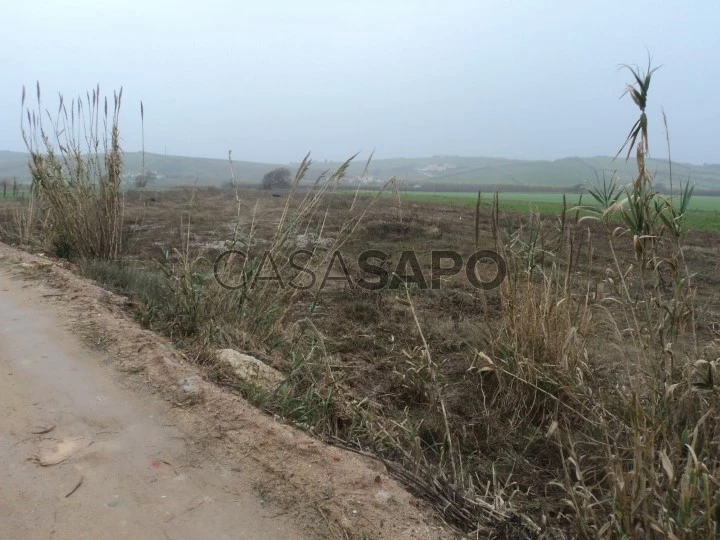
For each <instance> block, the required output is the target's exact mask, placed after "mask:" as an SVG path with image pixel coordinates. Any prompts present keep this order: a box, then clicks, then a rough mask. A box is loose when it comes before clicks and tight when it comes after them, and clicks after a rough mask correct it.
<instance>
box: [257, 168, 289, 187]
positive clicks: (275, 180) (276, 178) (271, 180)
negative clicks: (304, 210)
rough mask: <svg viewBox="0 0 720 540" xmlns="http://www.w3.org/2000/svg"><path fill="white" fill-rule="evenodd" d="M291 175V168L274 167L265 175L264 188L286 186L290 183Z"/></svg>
mask: <svg viewBox="0 0 720 540" xmlns="http://www.w3.org/2000/svg"><path fill="white" fill-rule="evenodd" d="M290 176H291V173H290V169H287V168H286V167H280V168H278V169H273V170H272V171H270V172H269V173H267V174H266V175H265V176H263V179H262V187H263V189H268V190H269V189H273V188H276V187H279V188H286V187H288V186H289V185H290Z"/></svg>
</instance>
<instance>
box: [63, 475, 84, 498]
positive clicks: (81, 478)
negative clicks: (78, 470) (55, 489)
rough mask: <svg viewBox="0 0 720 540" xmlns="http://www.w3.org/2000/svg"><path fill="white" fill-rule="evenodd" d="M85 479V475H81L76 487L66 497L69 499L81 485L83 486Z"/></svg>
mask: <svg viewBox="0 0 720 540" xmlns="http://www.w3.org/2000/svg"><path fill="white" fill-rule="evenodd" d="M83 480H85V475H82V476H81V477H80V480H78V483H77V484H75V487H74V488H72V489H71V490H70V493H68V494H67V495H65V498H66V499H67V498H68V497H69V496H70V495H72V494H73V493H75V492H76V491H77V490H78V489H79V488H80V486H82V483H83Z"/></svg>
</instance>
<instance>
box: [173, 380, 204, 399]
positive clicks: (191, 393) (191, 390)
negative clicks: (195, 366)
mask: <svg viewBox="0 0 720 540" xmlns="http://www.w3.org/2000/svg"><path fill="white" fill-rule="evenodd" d="M201 380H202V379H201V378H200V377H199V376H197V375H194V376H192V377H188V378H187V379H183V380H181V381H180V382H179V383H178V388H177V390H176V391H175V397H176V399H177V400H178V402H180V403H182V404H183V405H191V404H193V403H197V402H198V401H200V400H201V399H202V389H201V388H200V381H201Z"/></svg>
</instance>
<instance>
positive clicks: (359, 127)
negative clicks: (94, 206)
mask: <svg viewBox="0 0 720 540" xmlns="http://www.w3.org/2000/svg"><path fill="white" fill-rule="evenodd" d="M719 22H720V4H718V3H717V1H709V0H708V1H699V0H695V1H693V2H670V1H668V2H650V1H633V0H623V1H622V2H614V1H604V2H578V1H577V0H574V1H571V2H570V1H569V2H560V1H555V2H553V1H547V2H538V1H512V2H502V1H500V0H495V1H481V0H468V1H463V0H444V1H440V0H437V1H422V0H384V1H383V0H377V1H375V0H371V1H368V0H365V1H359V0H356V1H349V0H304V1H300V0H286V1H280V0H263V1H261V2H256V1H255V2H246V1H243V0H236V1H221V0H202V1H198V0H193V1H192V2H186V1H184V0H172V1H155V0H143V1H138V0H123V1H122V2H115V3H106V2H100V1H97V0H75V1H53V0H45V1H41V0H36V1H32V2H6V3H4V4H3V7H2V15H1V19H0V29H1V30H2V41H0V44H1V45H2V46H1V47H0V66H1V67H2V80H3V84H2V85H1V86H0V149H6V150H23V149H24V147H23V144H22V140H21V138H20V129H19V117H20V94H21V89H22V86H23V85H26V86H28V87H31V88H34V85H35V81H36V80H39V81H40V84H41V87H42V89H43V93H44V95H45V96H46V97H45V105H46V106H48V107H49V108H51V109H52V108H53V106H55V105H56V103H57V102H56V97H55V95H56V94H57V92H62V93H63V94H65V96H66V98H69V97H71V96H73V95H77V94H78V93H83V94H84V93H85V91H86V90H87V89H89V88H92V87H94V86H95V84H96V83H99V84H100V87H101V92H103V93H110V94H111V93H112V90H113V89H115V88H119V87H120V86H123V88H124V101H123V111H122V115H121V132H122V136H123V138H124V140H125V150H127V151H134V150H139V148H140V126H139V116H140V114H139V108H140V107H139V104H140V100H143V102H144V105H145V139H146V149H147V150H148V151H153V152H158V153H163V152H167V153H168V154H182V155H191V156H207V157H219V158H224V157H226V156H227V151H228V150H229V149H232V150H233V157H234V158H235V159H242V160H252V161H266V162H290V161H298V160H299V159H300V158H301V157H302V156H303V155H304V154H305V153H306V152H308V151H312V152H313V156H314V158H315V159H320V160H322V159H341V158H345V157H348V156H349V155H351V154H354V153H355V152H358V151H361V152H363V153H364V154H367V153H368V152H369V151H370V150H372V149H373V148H375V149H376V153H375V155H376V157H420V156H428V155H439V154H451V155H474V156H480V155H482V156H497V157H511V158H525V159H556V158H561V157H566V156H593V155H612V154H614V153H615V152H616V151H617V149H618V148H619V146H620V144H621V143H622V142H623V140H624V137H625V135H626V134H627V131H628V129H629V128H630V126H631V125H632V123H633V122H634V121H635V119H636V116H637V115H636V110H635V109H634V105H633V104H632V103H631V102H630V100H629V99H628V98H627V96H626V98H624V99H622V100H619V99H618V98H619V97H620V95H621V93H622V91H623V87H624V83H625V82H626V81H628V80H629V73H627V72H621V71H618V70H617V65H618V64H619V63H639V64H645V63H646V60H647V51H650V53H651V54H652V56H653V58H654V61H655V62H656V63H658V64H663V65H664V67H663V68H662V69H661V70H660V71H658V72H657V73H656V75H655V77H654V79H653V85H652V87H651V89H650V98H649V102H650V105H649V107H648V114H649V121H650V123H651V127H653V129H652V130H651V139H650V143H651V150H652V155H653V156H654V157H660V158H665V157H666V155H667V153H666V150H665V135H664V131H663V129H662V117H661V113H660V110H661V109H660V108H661V107H664V109H665V111H666V113H667V115H668V122H669V125H670V136H671V142H672V152H673V158H674V159H675V160H677V161H690V162H694V163H704V162H714V163H717V162H720V145H719V144H718V143H719V142H720V112H719V111H720V106H719V105H718V102H719V101H720V73H719V72H718V69H719V68H718V66H719V65H720V64H719V62H718V54H720V37H719V36H720V33H719V32H718V23H719Z"/></svg>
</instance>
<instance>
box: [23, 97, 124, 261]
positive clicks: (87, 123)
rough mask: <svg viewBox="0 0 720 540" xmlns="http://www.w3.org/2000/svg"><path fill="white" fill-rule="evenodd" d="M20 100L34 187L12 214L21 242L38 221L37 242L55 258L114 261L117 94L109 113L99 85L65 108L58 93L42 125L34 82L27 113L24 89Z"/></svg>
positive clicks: (118, 220) (118, 242) (118, 219)
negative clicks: (39, 234) (53, 112)
mask: <svg viewBox="0 0 720 540" xmlns="http://www.w3.org/2000/svg"><path fill="white" fill-rule="evenodd" d="M22 98H23V99H22V103H23V114H22V116H21V118H22V135H23V140H24V141H25V145H26V146H27V148H28V151H29V152H30V173H31V174H32V179H33V183H32V188H31V195H30V198H29V201H30V202H29V205H28V207H27V209H25V211H24V212H22V213H18V214H17V216H18V218H17V219H16V224H17V231H18V236H19V238H20V239H21V240H23V241H26V242H27V241H28V240H29V238H30V236H31V234H32V231H33V228H34V227H35V225H34V223H35V222H36V220H37V218H38V217H40V219H42V220H43V224H42V227H41V232H42V233H43V234H44V235H45V238H44V240H46V241H48V242H50V243H51V245H52V248H53V251H54V252H55V253H56V254H57V255H58V256H61V257H65V258H70V257H76V258H83V259H101V260H108V259H116V258H118V257H119V256H120V254H121V250H122V221H123V200H122V191H121V175H122V151H121V149H120V132H119V127H118V120H119V118H118V117H119V113H120V105H121V100H122V90H120V92H119V93H116V94H115V95H114V100H113V103H112V105H111V108H110V110H109V109H108V101H107V98H105V100H104V101H103V99H102V97H101V95H100V89H99V88H96V89H93V91H92V92H91V93H88V94H87V96H86V98H85V99H82V98H78V99H75V100H73V101H72V102H71V103H70V104H69V107H68V106H66V104H65V101H64V99H63V97H62V96H60V98H59V105H58V112H57V115H56V116H55V117H54V118H49V119H46V120H43V118H44V117H45V116H46V111H44V110H43V106H42V101H41V93H40V85H39V84H38V86H37V105H36V108H35V109H34V110H30V109H29V108H28V109H25V89H24V88H23V96H22ZM48 116H49V114H48ZM46 122H49V123H50V124H51V126H50V127H46V126H45V123H46Z"/></svg>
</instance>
